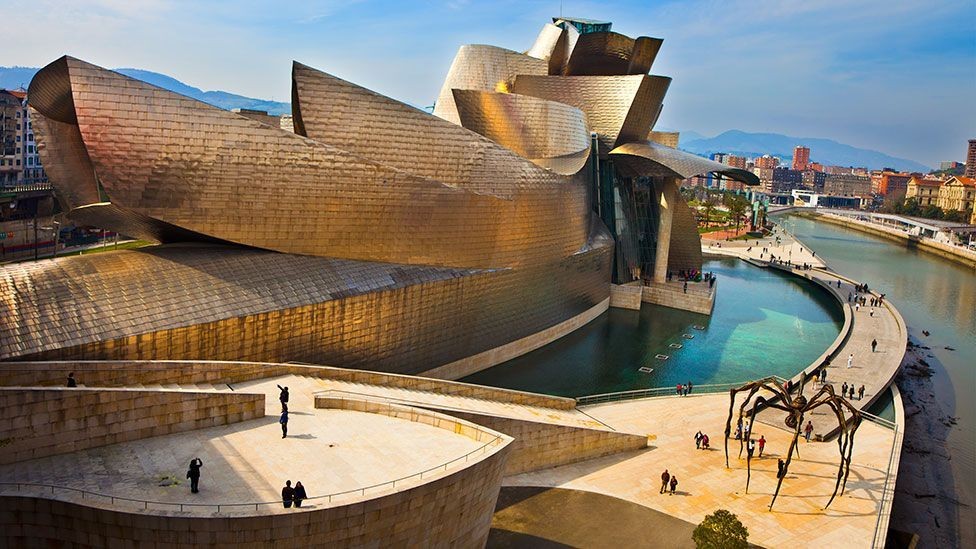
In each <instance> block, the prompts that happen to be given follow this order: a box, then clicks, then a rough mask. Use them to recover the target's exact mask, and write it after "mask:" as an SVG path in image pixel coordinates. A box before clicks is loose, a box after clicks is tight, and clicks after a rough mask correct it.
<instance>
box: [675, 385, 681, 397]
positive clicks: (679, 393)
mask: <svg viewBox="0 0 976 549" xmlns="http://www.w3.org/2000/svg"><path fill="white" fill-rule="evenodd" d="M674 394H676V395H678V396H681V384H680V383H679V384H678V385H677V386H676V387H675V388H674Z"/></svg>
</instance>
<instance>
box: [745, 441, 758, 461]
mask: <svg viewBox="0 0 976 549" xmlns="http://www.w3.org/2000/svg"><path fill="white" fill-rule="evenodd" d="M755 452H756V441H755V440H752V439H751V438H750V439H749V443H748V444H746V454H747V456H748V457H747V458H746V459H752V454H754V453H755Z"/></svg>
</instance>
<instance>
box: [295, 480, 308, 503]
mask: <svg viewBox="0 0 976 549" xmlns="http://www.w3.org/2000/svg"><path fill="white" fill-rule="evenodd" d="M303 499H308V494H307V493H305V487H304V486H302V481H298V482H296V483H295V507H301V506H302V500H303Z"/></svg>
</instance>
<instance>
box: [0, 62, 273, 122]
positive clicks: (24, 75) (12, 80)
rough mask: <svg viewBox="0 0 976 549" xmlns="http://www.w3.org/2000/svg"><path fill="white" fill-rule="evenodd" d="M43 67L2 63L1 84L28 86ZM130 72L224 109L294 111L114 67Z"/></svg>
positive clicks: (162, 76) (134, 70) (158, 75)
mask: <svg viewBox="0 0 976 549" xmlns="http://www.w3.org/2000/svg"><path fill="white" fill-rule="evenodd" d="M38 70H39V69H38V68H37V67H0V88H6V89H17V88H20V87H24V88H26V87H27V86H28V85H29V84H30V81H31V79H32V78H34V74H35V73H37V71H38ZM114 70H115V71H117V72H120V73H122V74H124V75H126V76H130V77H132V78H136V79H139V80H142V81H143V82H147V83H149V84H152V85H154V86H159V87H160V88H163V89H167V90H169V91H172V92H176V93H179V94H182V95H185V96H187V97H192V98H193V99H197V100H199V101H203V102H204V103H208V104H210V105H213V106H215V107H219V108H221V109H227V110H231V109H255V110H259V111H268V113H269V114H275V115H281V114H291V105H290V104H289V103H282V102H280V101H267V100H264V99H254V98H253V97H244V96H243V95H237V94H233V93H229V92H225V91H203V90H201V89H200V88H194V87H193V86H190V85H187V84H184V83H183V82H180V81H179V80H177V79H175V78H173V77H171V76H166V75H165V74H160V73H158V72H152V71H144V70H142V69H114Z"/></svg>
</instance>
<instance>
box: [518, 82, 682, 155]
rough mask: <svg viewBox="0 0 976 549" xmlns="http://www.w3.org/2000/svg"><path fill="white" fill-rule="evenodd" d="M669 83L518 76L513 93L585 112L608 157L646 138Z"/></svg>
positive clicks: (601, 147) (603, 152) (602, 150)
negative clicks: (609, 152)
mask: <svg viewBox="0 0 976 549" xmlns="http://www.w3.org/2000/svg"><path fill="white" fill-rule="evenodd" d="M670 83H671V79H670V78H667V77H664V76H646V75H627V76H533V75H518V76H517V77H516V78H515V84H514V85H513V86H512V90H511V91H512V93H518V94H522V95H531V96H533V97H539V98H542V99H548V100H550V101H558V102H560V103H566V104H567V105H572V106H574V107H576V108H578V109H580V110H582V111H583V113H584V114H586V119H587V121H588V122H589V123H590V129H591V130H592V131H595V132H597V133H598V134H599V140H600V149H601V153H600V154H601V157H605V155H606V151H609V150H610V149H612V148H614V147H616V146H618V145H619V144H622V143H627V142H629V141H640V140H644V139H646V138H647V135H648V133H649V132H650V131H651V127H652V124H653V122H654V119H655V118H656V115H657V112H658V110H659V108H660V105H661V101H663V100H664V96H665V94H666V93H667V91H668V86H669V85H670Z"/></svg>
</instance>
